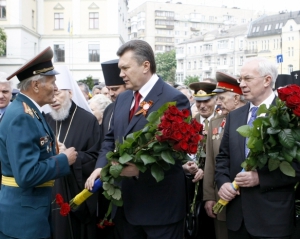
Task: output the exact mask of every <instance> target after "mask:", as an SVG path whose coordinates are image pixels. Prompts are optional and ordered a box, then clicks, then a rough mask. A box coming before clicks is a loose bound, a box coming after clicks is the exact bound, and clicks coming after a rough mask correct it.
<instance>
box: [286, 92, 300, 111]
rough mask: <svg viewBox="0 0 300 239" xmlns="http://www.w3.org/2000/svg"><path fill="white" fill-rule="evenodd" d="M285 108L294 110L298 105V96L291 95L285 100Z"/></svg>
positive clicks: (299, 103) (299, 99) (299, 101)
mask: <svg viewBox="0 0 300 239" xmlns="http://www.w3.org/2000/svg"><path fill="white" fill-rule="evenodd" d="M285 104H286V106H287V107H289V108H291V109H294V108H296V107H297V106H299V105H300V96H299V94H292V95H290V96H288V97H287V98H286V102H285Z"/></svg>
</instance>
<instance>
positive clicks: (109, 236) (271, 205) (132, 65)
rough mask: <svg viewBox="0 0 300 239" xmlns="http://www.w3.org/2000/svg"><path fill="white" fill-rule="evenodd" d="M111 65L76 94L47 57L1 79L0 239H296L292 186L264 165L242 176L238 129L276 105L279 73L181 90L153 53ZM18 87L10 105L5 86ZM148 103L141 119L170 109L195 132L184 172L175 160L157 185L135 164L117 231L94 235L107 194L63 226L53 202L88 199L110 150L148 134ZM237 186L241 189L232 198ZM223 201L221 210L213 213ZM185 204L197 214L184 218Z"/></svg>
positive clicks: (144, 46)
mask: <svg viewBox="0 0 300 239" xmlns="http://www.w3.org/2000/svg"><path fill="white" fill-rule="evenodd" d="M117 56H118V57H119V59H116V60H111V61H107V62H103V63H101V66H102V71H103V75H104V80H105V82H104V83H99V84H96V85H94V87H93V88H92V89H89V87H88V86H87V85H86V84H84V83H77V82H76V81H75V80H74V79H73V77H72V74H71V73H70V70H69V69H68V68H67V67H66V66H55V65H53V63H52V57H53V52H52V50H51V48H50V47H48V48H47V49H45V50H44V51H42V52H41V53H39V54H38V55H37V56H35V57H34V58H33V59H31V60H30V61H29V62H27V63H26V64H25V65H23V66H22V67H21V68H20V69H18V70H17V71H15V72H14V73H12V74H11V75H7V74H5V73H0V161H1V178H0V180H1V181H2V182H1V190H0V239H16V238H19V239H42V238H43V239H50V238H51V239H96V238H97V239H98V238H99V239H100V238H102V239H228V238H229V239H244V238H245V239H248V238H249V239H252V238H253V239H254V238H255V239H260V238H269V239H272V238H278V239H279V238H280V239H288V238H290V239H292V238H293V239H295V238H297V236H299V234H297V233H299V232H298V231H296V232H295V230H294V229H295V225H296V217H295V185H296V184H297V182H298V181H299V178H300V163H299V162H295V163H294V164H293V167H294V169H295V171H296V176H295V177H290V176H286V175H284V174H283V173H282V172H281V171H280V170H279V169H276V170H274V171H269V170H268V168H267V166H266V167H263V168H262V169H257V170H253V171H248V172H241V170H242V168H241V163H242V162H243V161H244V160H245V158H246V157H247V154H248V151H249V150H248V149H247V144H246V139H245V138H243V137H242V136H241V135H240V134H239V133H238V132H237V131H236V129H237V128H238V127H239V126H242V125H246V124H250V123H251V121H253V119H254V118H256V110H257V107H259V106H260V105H261V104H266V105H267V106H268V107H269V106H270V105H272V104H274V103H275V100H276V94H275V93H274V91H273V87H274V82H275V80H276V78H277V75H278V73H277V65H276V64H274V63H272V62H270V61H269V60H267V59H265V58H249V59H248V60H247V61H246V62H245V63H244V65H243V66H242V69H241V72H240V77H239V78H238V77H237V76H233V75H230V74H228V73H224V72H216V75H215V79H214V78H207V79H204V80H203V81H201V82H195V83H191V84H190V85H189V86H183V85H175V86H174V85H172V84H169V83H167V82H164V81H163V79H162V78H161V77H160V76H159V75H158V74H157V73H156V64H155V57H154V53H153V50H152V49H151V47H150V45H149V44H148V43H147V42H145V41H141V40H131V41H129V42H127V43H125V44H123V45H122V46H121V47H120V48H119V49H118V50H117ZM14 76H16V77H17V78H18V80H19V82H20V83H19V84H18V89H19V91H20V92H19V93H18V95H17V96H16V98H15V99H14V100H12V90H13V88H12V84H11V81H10V79H11V78H12V77H14ZM143 101H144V102H147V101H148V102H149V101H151V102H153V103H152V104H151V107H150V108H149V109H147V110H148V112H147V113H148V114H149V113H151V112H153V111H156V110H157V109H159V108H160V107H161V106H162V105H163V104H165V103H167V102H171V101H175V102H176V106H177V107H178V108H179V109H189V110H190V113H191V116H192V117H193V118H195V119H196V120H197V121H198V122H199V123H201V124H202V125H203V131H202V132H201V134H202V135H203V138H204V140H202V141H201V143H200V144H199V147H198V152H197V154H195V155H189V158H190V160H189V161H187V162H186V163H184V164H183V165H182V164H181V163H180V161H179V160H176V154H174V155H173V157H174V158H175V164H174V165H170V167H169V169H168V170H167V171H166V172H165V176H164V179H163V180H162V181H160V182H159V183H157V182H156V181H155V180H154V178H153V177H152V175H151V172H149V171H148V170H146V171H145V172H141V171H140V170H139V168H138V167H137V166H136V165H135V164H133V163H127V166H126V167H124V168H123V169H122V172H121V176H123V180H122V182H121V183H120V186H121V190H122V199H123V206H122V207H113V208H112V213H111V219H112V222H113V225H111V224H110V226H107V227H105V228H102V229H101V228H99V222H100V221H101V220H102V219H103V218H104V215H105V213H106V211H107V208H108V200H107V199H106V198H105V196H103V194H102V192H103V190H102V189H100V190H99V191H98V192H95V193H93V195H92V196H90V197H89V198H88V199H87V200H86V201H85V202H84V203H83V204H81V205H80V206H79V207H78V209H76V210H71V211H70V213H69V214H68V215H66V216H62V215H61V214H60V210H59V209H60V208H59V206H58V204H57V203H55V200H56V196H57V195H58V194H60V195H61V196H62V198H63V199H64V201H66V202H69V201H70V200H71V199H72V198H74V197H75V196H76V195H77V194H78V193H80V192H81V191H82V190H84V189H88V190H92V189H93V186H94V182H95V180H97V179H98V178H99V177H100V175H101V170H102V168H103V167H104V166H105V165H106V164H107V162H108V161H107V158H106V154H107V153H108V152H109V151H114V149H115V143H116V142H119V143H122V141H123V140H124V139H125V138H126V136H127V135H128V134H130V133H132V132H135V131H138V130H140V129H143V127H144V126H145V125H146V124H147V120H146V117H144V116H143V115H142V114H139V115H135V110H136V108H135V106H138V105H139V104H140V103H141V102H143ZM233 181H235V182H236V184H237V185H238V186H239V190H235V189H234V188H233V187H232V182H233ZM219 199H222V200H225V201H228V202H229V204H228V205H227V206H226V208H225V209H224V210H223V211H222V212H221V213H219V214H216V213H214V210H213V207H214V206H215V205H216V203H217V201H218V200H219ZM191 205H193V207H191Z"/></svg>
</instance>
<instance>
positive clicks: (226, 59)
mask: <svg viewBox="0 0 300 239" xmlns="http://www.w3.org/2000/svg"><path fill="white" fill-rule="evenodd" d="M299 30H300V11H299V12H298V11H297V12H281V13H278V14H274V15H269V16H261V17H259V18H257V19H255V20H253V21H252V22H250V23H249V24H244V25H239V26H234V27H231V28H229V29H227V30H219V31H210V32H207V33H205V34H203V35H201V36H199V37H196V38H194V39H189V40H186V41H184V42H182V43H180V44H178V45H177V46H176V61H177V69H176V80H177V82H178V83H183V81H184V79H185V78H186V77H187V76H198V77H199V79H200V81H201V80H202V79H203V78H206V77H213V78H214V77H215V73H216V71H224V72H227V73H230V74H233V75H238V74H239V72H240V68H241V66H242V65H243V63H244V61H245V60H246V59H247V58H249V57H265V58H268V59H269V60H271V61H274V62H276V63H278V73H279V74H290V72H291V71H295V70H299V69H300V62H299V59H300V31H299Z"/></svg>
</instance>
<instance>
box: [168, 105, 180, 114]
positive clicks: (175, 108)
mask: <svg viewBox="0 0 300 239" xmlns="http://www.w3.org/2000/svg"><path fill="white" fill-rule="evenodd" d="M169 112H170V113H171V114H172V115H178V114H180V113H179V112H180V111H179V110H178V109H177V107H176V106H169Z"/></svg>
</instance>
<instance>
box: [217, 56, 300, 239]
mask: <svg viewBox="0 0 300 239" xmlns="http://www.w3.org/2000/svg"><path fill="white" fill-rule="evenodd" d="M240 75H241V76H240V78H239V79H238V82H239V83H240V88H241V90H242V92H243V95H244V97H245V100H247V101H249V103H247V104H246V105H245V106H242V107H240V108H238V109H237V110H234V111H232V112H230V113H229V114H228V116H227V120H226V126H225V129H224V135H223V138H222V142H221V145H220V152H219V154H218V155H217V157H216V174H215V181H216V183H217V186H218V188H219V196H220V198H221V199H223V200H226V201H229V204H228V205H227V208H226V209H227V213H226V222H227V228H228V237H229V238H230V239H244V238H247V239H248V238H281V239H283V238H284V239H286V238H290V236H291V234H292V232H293V229H294V219H295V218H294V215H295V212H294V200H295V196H294V194H295V192H294V185H295V184H296V182H297V181H299V173H300V167H299V163H295V164H294V167H295V170H296V174H297V176H296V177H289V176H286V175H284V174H283V173H282V172H281V171H280V169H279V168H278V169H276V170H274V171H269V169H268V166H265V167H263V168H262V169H257V170H255V171H249V172H241V169H242V168H241V163H242V162H243V161H244V160H245V158H246V144H245V142H246V139H245V138H244V137H242V136H241V135H240V134H239V133H238V132H237V131H236V129H237V128H238V127H240V126H242V125H246V124H247V122H249V119H250V118H252V117H254V116H255V112H256V110H257V108H256V107H259V106H260V105H261V104H266V105H267V107H269V106H270V104H272V103H274V99H275V94H274V93H273V91H272V86H273V83H274V80H275V79H276V77H277V65H276V64H274V63H272V62H270V61H269V60H267V59H265V58H250V59H249V60H248V61H246V62H245V64H244V65H243V67H242V68H241V74H240ZM253 111H254V113H252V112H253ZM233 180H235V181H236V183H237V184H238V185H239V187H240V190H239V191H235V190H234V189H233V188H232V185H231V182H232V181H233Z"/></svg>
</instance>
